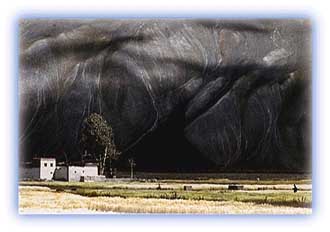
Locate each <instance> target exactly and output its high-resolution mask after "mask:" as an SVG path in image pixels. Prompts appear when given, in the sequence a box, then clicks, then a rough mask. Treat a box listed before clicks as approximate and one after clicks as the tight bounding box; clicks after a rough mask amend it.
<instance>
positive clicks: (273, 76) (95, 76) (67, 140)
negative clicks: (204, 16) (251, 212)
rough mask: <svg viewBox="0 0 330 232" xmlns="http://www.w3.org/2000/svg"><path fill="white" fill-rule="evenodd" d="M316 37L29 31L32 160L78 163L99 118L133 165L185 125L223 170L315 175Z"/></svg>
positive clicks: (146, 25) (30, 26)
mask: <svg viewBox="0 0 330 232" xmlns="http://www.w3.org/2000/svg"><path fill="white" fill-rule="evenodd" d="M310 30H311V29H310V25H309V22H308V21H307V20H240V21H235V20H22V21H21V22H20V78H19V97H20V106H19V107H20V120H21V122H20V130H21V131H20V147H21V152H20V153H21V158H22V159H25V160H28V159H31V157H33V156H35V155H39V156H40V155H44V154H52V155H55V156H57V157H58V158H60V157H62V158H63V155H64V156H66V157H67V159H69V160H79V159H80V154H81V151H80V150H79V146H78V140H79V131H80V127H81V124H82V121H83V119H84V118H86V117H87V116H88V115H89V114H91V113H93V112H96V113H100V114H102V115H103V117H104V118H105V119H106V120H107V121H108V122H109V123H110V124H111V126H112V127H113V129H114V132H115V142H116V144H117V146H118V147H119V148H120V150H122V151H123V152H124V153H125V152H126V151H130V150H132V149H133V150H134V149H135V148H136V147H138V146H141V144H143V143H144V144H145V146H153V144H146V141H148V139H147V138H148V137H149V140H150V137H152V136H153V134H154V133H155V131H157V130H158V129H159V128H161V127H162V125H166V127H168V129H167V132H168V133H171V127H173V131H175V127H178V125H179V127H180V128H182V130H180V131H181V132H180V131H179V132H177V131H176V132H175V133H179V134H182V137H184V139H185V140H186V143H187V144H189V146H192V149H195V150H196V151H198V152H197V153H199V154H200V156H202V157H203V159H206V160H208V161H209V162H211V163H213V164H215V165H217V166H220V167H246V168H250V169H268V168H274V169H288V170H306V168H308V166H309V159H310V156H311V152H310V141H311V138H310V128H309V127H310V123H311V110H310V103H309V100H310V98H311V96H310V89H311V31H310ZM173 117H174V118H176V117H177V118H180V121H175V120H174V122H172V121H173V120H172V121H169V120H170V119H171V118H173ZM166 136H167V137H171V136H172V135H171V134H168V135H166ZM162 143H164V144H166V140H164V141H162ZM142 150H143V149H142ZM140 151H141V149H140ZM178 151H180V152H177V154H175V156H176V157H180V156H181V155H183V154H182V153H184V152H185V151H182V150H180V149H179V150H178ZM134 155H135V156H137V157H138V156H139V155H140V154H139V153H135V154H134ZM152 155H153V156H155V157H157V155H166V154H161V153H160V154H157V153H155V154H152ZM186 157H187V159H189V156H187V155H186ZM146 162H147V161H146ZM173 162H174V165H175V159H174V160H173ZM197 163H198V162H197ZM150 165H152V164H150ZM197 165H198V164H197Z"/></svg>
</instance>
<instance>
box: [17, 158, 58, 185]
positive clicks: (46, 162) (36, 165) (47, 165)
mask: <svg viewBox="0 0 330 232" xmlns="http://www.w3.org/2000/svg"><path fill="white" fill-rule="evenodd" d="M55 169H56V159H54V158H39V159H34V162H33V163H32V165H31V167H21V168H20V179H31V180H52V179H53V177H54V173H55Z"/></svg>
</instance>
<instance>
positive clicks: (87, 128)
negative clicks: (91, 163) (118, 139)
mask: <svg viewBox="0 0 330 232" xmlns="http://www.w3.org/2000/svg"><path fill="white" fill-rule="evenodd" d="M80 145H81V147H82V148H83V150H87V151H88V152H89V153H91V154H93V155H94V158H95V160H96V161H97V162H98V164H99V170H100V174H101V175H105V171H106V170H105V167H106V162H108V164H109V165H107V167H109V169H111V161H112V160H115V159H117V158H118V157H119V155H120V152H119V151H118V150H117V148H116V145H115V143H114V134H113V130H112V128H111V126H110V125H109V124H108V123H107V121H106V120H105V119H104V118H103V117H102V116H101V115H99V114H96V113H93V114H91V115H89V116H88V117H87V118H86V119H85V120H84V121H83V124H82V128H81V133H80Z"/></svg>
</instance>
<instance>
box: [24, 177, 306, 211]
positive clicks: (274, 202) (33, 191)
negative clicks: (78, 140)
mask: <svg viewBox="0 0 330 232" xmlns="http://www.w3.org/2000/svg"><path fill="white" fill-rule="evenodd" d="M229 183H236V184H242V185H243V186H244V188H243V189H242V190H228V184H229ZM293 183H295V184H296V185H298V188H299V190H298V192H296V193H294V192H293V190H292V185H293ZM187 185H188V186H191V189H190V190H188V191H187V190H184V186H187ZM311 206H312V185H311V180H310V179H308V178H306V177H304V178H300V179H299V178H292V179H290V178H288V179H285V180H284V179H283V180H281V179H277V180H259V179H258V180H251V179H246V180H244V179H240V180H237V179H236V180H233V179H220V178H218V179H217V178H209V179H204V180H187V179H159V180H157V181H154V180H135V181H129V180H125V181H124V180H117V181H111V182H89V183H88V182H55V181H52V182H30V181H25V182H20V187H19V211H20V213H177V214H186V213H188V214H310V213H311V212H312V208H311Z"/></svg>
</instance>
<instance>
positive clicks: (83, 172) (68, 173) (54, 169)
mask: <svg viewBox="0 0 330 232" xmlns="http://www.w3.org/2000/svg"><path fill="white" fill-rule="evenodd" d="M20 179H23V180H62V181H104V180H105V177H104V176H99V175H98V166H97V164H94V163H88V164H85V165H84V166H56V159H55V158H39V159H34V162H32V165H30V166H29V167H21V168H20Z"/></svg>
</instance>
